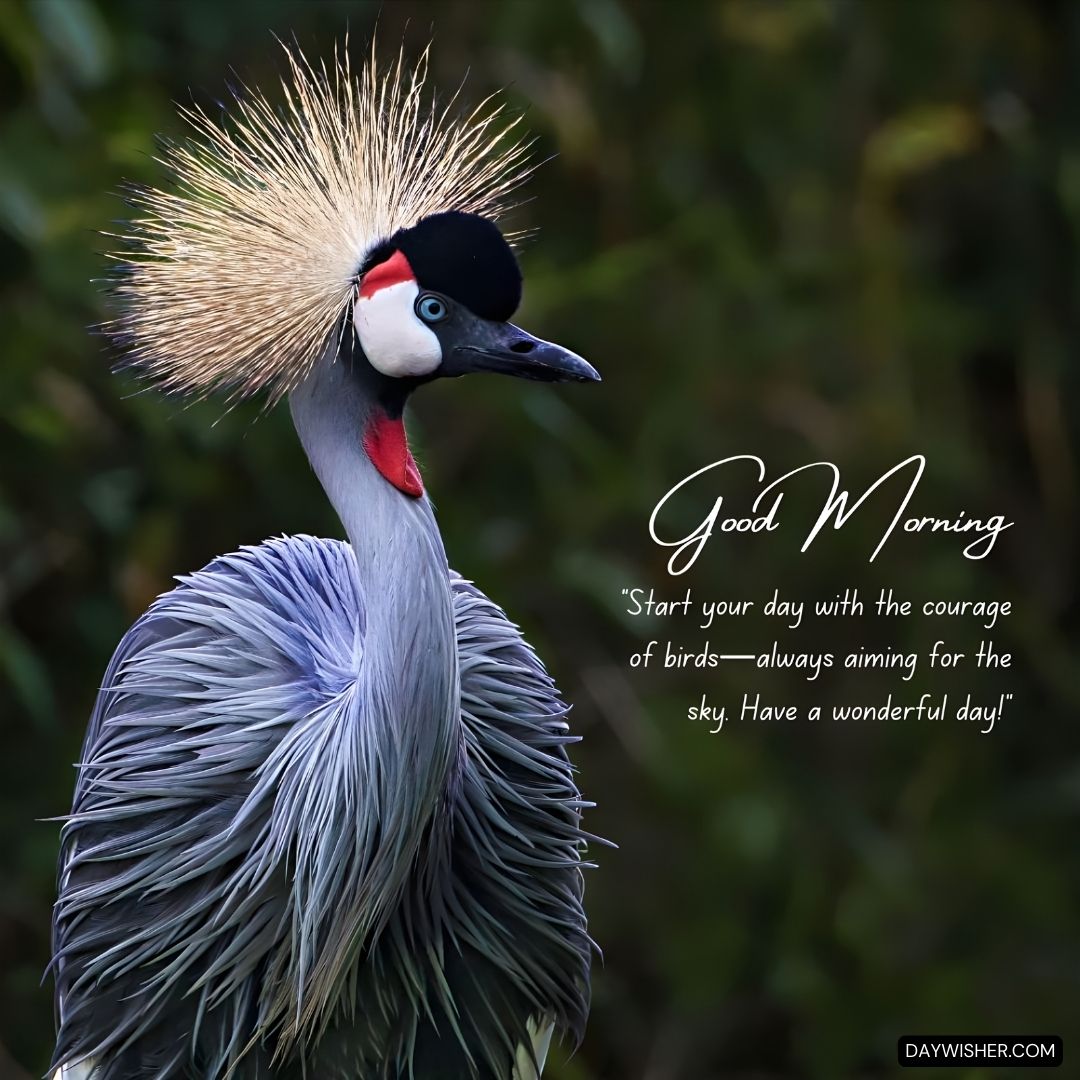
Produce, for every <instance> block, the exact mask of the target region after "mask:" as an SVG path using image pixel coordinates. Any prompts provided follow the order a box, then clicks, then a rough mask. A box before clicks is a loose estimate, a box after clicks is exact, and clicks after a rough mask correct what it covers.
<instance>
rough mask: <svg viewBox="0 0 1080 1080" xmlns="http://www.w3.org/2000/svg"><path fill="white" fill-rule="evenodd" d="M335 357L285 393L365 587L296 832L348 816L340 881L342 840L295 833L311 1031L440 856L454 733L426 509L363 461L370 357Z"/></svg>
mask: <svg viewBox="0 0 1080 1080" xmlns="http://www.w3.org/2000/svg"><path fill="white" fill-rule="evenodd" d="M335 353H336V349H334V350H331V351H328V353H327V355H326V356H325V357H324V358H323V360H322V361H321V362H320V363H319V364H318V365H317V366H316V368H315V370H314V372H313V373H312V375H311V376H310V377H309V378H308V379H307V380H306V381H305V382H304V383H303V384H302V385H301V386H299V387H298V388H297V389H296V390H295V391H294V392H293V393H292V394H291V395H290V398H289V404H290V408H291V411H292V416H293V422H294V424H295V426H296V430H297V432H298V434H299V436H300V440H301V442H302V443H303V446H304V450H305V451H306V453H307V456H308V459H309V460H310V462H311V465H312V467H313V468H314V470H315V473H316V475H317V476H318V478H319V480H320V482H321V483H322V486H323V488H324V489H325V491H326V494H327V496H328V497H329V499H330V501H331V503H333V506H334V509H335V510H336V511H337V513H338V516H339V517H340V519H341V521H342V524H343V525H344V527H345V530H346V532H347V533H348V537H349V541H350V543H351V544H352V548H353V551H354V553H355V556H356V565H357V571H358V574H359V580H360V585H361V598H360V610H359V611H358V612H357V619H358V623H359V625H358V627H357V631H358V634H357V640H358V642H359V643H360V644H359V648H360V652H361V655H360V658H359V667H358V672H359V674H358V677H357V682H356V685H355V687H354V691H355V693H354V701H351V703H350V706H351V707H350V708H349V709H347V710H343V715H345V717H346V719H345V721H343V723H342V726H343V728H346V729H347V730H343V731H342V732H341V733H340V738H341V741H342V746H343V747H344V752H341V753H337V754H335V757H336V758H337V759H338V760H339V761H340V767H339V768H338V769H337V775H336V781H335V783H336V785H337V790H325V789H326V788H327V787H328V785H327V784H326V783H325V779H324V782H323V783H322V784H321V785H320V788H319V789H316V788H315V787H314V786H313V787H312V789H311V790H309V791H308V792H307V793H306V794H305V795H304V796H302V799H304V800H306V801H307V803H308V804H309V805H306V806H298V807H296V810H295V816H294V821H295V827H296V828H297V829H298V830H299V831H301V832H303V830H305V829H307V828H309V827H314V828H316V829H318V825H317V824H316V823H319V825H321V830H319V831H322V832H326V831H327V830H326V826H325V822H326V820H327V812H328V803H330V802H331V801H332V802H333V805H334V807H335V810H334V811H333V814H332V816H333V817H334V819H335V820H338V818H339V815H340V814H342V813H346V812H347V813H348V816H349V819H350V820H347V821H339V822H338V823H339V825H340V827H342V828H344V829H347V830H353V835H354V836H355V843H354V845H353V850H352V856H353V863H352V864H351V865H350V867H349V868H347V869H346V870H344V871H342V872H340V873H337V874H335V875H328V874H327V869H326V867H325V865H316V864H317V863H319V864H321V863H324V862H325V860H327V859H330V858H333V857H334V853H335V852H336V853H337V855H338V856H340V837H335V838H329V839H328V841H327V843H326V845H321V844H314V845H313V844H312V843H310V842H307V841H304V840H302V839H301V840H300V851H299V852H298V856H297V870H298V873H297V878H298V879H300V878H302V877H303V876H304V873H305V866H304V855H305V851H306V852H307V855H308V861H309V863H310V864H311V865H309V866H308V867H307V868H306V873H307V874H308V876H309V877H310V878H311V881H309V883H308V886H307V888H308V893H311V892H315V893H317V894H318V895H309V894H304V895H299V896H296V903H297V905H298V906H299V905H303V906H304V907H305V910H310V911H315V912H322V913H323V916H322V918H321V920H320V922H319V924H318V925H316V924H314V923H312V924H311V925H308V926H306V931H307V933H308V934H309V935H310V937H311V938H312V939H313V940H312V941H311V942H309V944H313V945H314V946H315V952H316V954H317V958H316V960H314V961H313V962H312V963H310V964H303V963H301V964H300V965H299V969H298V970H295V971H294V973H293V981H298V982H299V984H300V985H299V986H297V987H295V992H296V993H297V994H298V995H299V996H300V997H301V998H302V999H303V1005H302V1006H301V1011H302V1012H303V1013H304V1014H307V1015H308V1022H307V1024H304V1027H306V1028H307V1030H308V1032H309V1033H310V1031H311V1027H310V1026H308V1025H319V1024H320V1023H323V1022H325V1020H326V1019H327V1015H326V1014H327V1012H328V1011H329V1010H330V1009H331V1008H332V1007H333V1005H334V1003H335V1001H336V999H337V996H338V994H339V993H340V989H341V986H342V984H343V982H344V979H345V976H346V974H347V971H348V967H349V965H350V964H351V962H352V961H353V960H354V958H355V956H356V954H357V952H358V951H359V949H360V948H362V947H363V946H364V945H365V943H368V942H370V940H371V938H372V935H374V934H378V933H379V931H380V930H381V929H382V926H383V924H384V920H385V918H386V917H387V916H388V915H389V913H390V912H391V911H392V910H393V908H394V907H395V906H396V902H397V900H398V899H399V898H400V895H401V891H402V889H403V888H404V886H405V883H406V881H407V879H408V876H409V875H410V874H412V873H416V872H423V871H424V867H425V863H428V862H430V861H431V860H438V859H440V858H444V857H445V846H446V845H445V840H446V836H447V835H448V833H447V831H446V829H445V826H446V825H447V824H448V823H447V822H446V821H445V820H444V817H445V815H444V814H443V808H444V804H445V799H446V794H447V791H448V786H449V784H450V783H451V780H452V776H453V773H454V768H455V765H456V762H457V757H458V752H459V738H460V725H459V716H458V706H459V686H458V659H457V639H456V635H455V630H454V619H453V606H452V598H451V592H450V582H449V571H448V568H447V563H446V554H445V551H444V549H443V544H442V538H441V537H440V535H439V530H438V527H437V526H436V524H435V517H434V514H433V512H432V508H431V504H430V503H429V501H428V499H427V497H426V496H422V497H420V498H412V497H410V496H409V495H406V494H404V493H402V492H400V491H398V490H397V489H396V488H395V487H394V486H393V485H392V484H390V483H389V482H388V481H387V480H385V479H384V478H383V477H382V476H381V475H380V474H379V472H378V471H377V470H376V468H375V467H374V465H373V464H372V462H371V461H370V460H369V458H368V456H367V454H366V452H365V451H364V448H363V445H362V437H363V433H364V431H365V426H366V424H367V422H368V418H369V417H370V416H371V414H372V410H373V409H375V408H378V405H377V404H376V402H375V401H374V396H373V393H372V391H371V389H370V388H369V386H368V384H366V383H365V380H364V379H363V378H360V377H358V374H357V372H356V371H355V370H354V369H353V368H352V365H353V364H366V361H365V360H364V358H363V357H362V356H356V357H353V356H349V355H347V354H346V355H343V356H340V357H339V356H336V355H335ZM335 737H336V736H335ZM332 844H337V845H338V847H337V848H336V849H334V851H331V847H332ZM337 861H338V862H339V863H340V862H341V859H340V857H338V858H337ZM350 878H359V879H360V880H349V879H350ZM294 893H295V890H294ZM327 893H333V895H327ZM300 917H301V919H302V920H306V919H307V916H306V915H304V914H303V913H301V915H300ZM313 918H314V916H313ZM297 1034H300V1032H299V1031H298V1032H297Z"/></svg>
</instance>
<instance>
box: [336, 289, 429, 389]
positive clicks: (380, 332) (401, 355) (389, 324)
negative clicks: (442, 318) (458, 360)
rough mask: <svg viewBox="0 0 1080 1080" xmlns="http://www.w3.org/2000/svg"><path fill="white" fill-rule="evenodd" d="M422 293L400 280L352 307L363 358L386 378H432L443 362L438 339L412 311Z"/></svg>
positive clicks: (361, 298)
mask: <svg viewBox="0 0 1080 1080" xmlns="http://www.w3.org/2000/svg"><path fill="white" fill-rule="evenodd" d="M419 294H420V289H419V287H418V286H417V284H416V282H415V281H399V282H397V283H396V284H394V285H387V286H385V287H383V288H381V289H376V290H375V292H373V293H372V294H371V295H370V296H363V295H361V296H358V297H357V299H356V303H355V304H354V305H353V325H354V326H355V327H356V333H357V336H358V337H359V338H360V345H361V347H362V348H363V350H364V355H365V356H366V357H367V358H368V362H369V363H370V364H371V366H372V367H373V368H375V369H376V370H377V371H381V372H382V373H383V374H384V375H390V376H393V377H394V378H397V379H399V378H402V377H404V376H407V375H430V374H431V372H433V371H434V370H435V369H436V368H437V367H438V366H439V364H441V363H442V347H441V346H440V345H439V339H438V338H437V337H436V336H435V335H434V334H433V333H432V332H431V330H430V329H429V328H428V327H427V326H425V325H424V324H423V323H422V322H421V321H420V319H419V317H418V316H417V314H416V311H415V310H414V308H413V305H414V304H415V303H416V298H417V296H419Z"/></svg>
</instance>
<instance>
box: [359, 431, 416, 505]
mask: <svg viewBox="0 0 1080 1080" xmlns="http://www.w3.org/2000/svg"><path fill="white" fill-rule="evenodd" d="M363 445H364V452H365V453H366V454H367V456H368V457H369V458H370V459H371V463H372V465H374V466H375V468H376V469H378V470H379V473H380V474H381V475H382V477H383V479H385V480H389V481H390V483H391V484H393V485H394V487H396V488H397V489H398V491H401V492H404V493H405V494H406V495H411V496H412V497H413V498H414V499H418V498H420V496H421V495H423V494H424V482H423V481H422V480H421V479H420V470H419V469H418V468H417V467H416V461H415V460H414V459H413V456H412V454H411V453H410V451H409V443H408V441H407V440H406V438H405V424H404V422H403V421H402V419H401V417H400V416H399V417H398V418H397V419H396V420H391V419H390V417H389V416H387V415H386V413H376V414H375V415H373V416H372V417H371V419H370V420H369V421H368V425H367V430H365V432H364V438H363Z"/></svg>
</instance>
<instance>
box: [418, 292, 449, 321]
mask: <svg viewBox="0 0 1080 1080" xmlns="http://www.w3.org/2000/svg"><path fill="white" fill-rule="evenodd" d="M416 314H417V315H419V316H420V318H421V319H423V320H424V322H427V323H437V322H442V320H443V319H445V318H446V316H447V314H448V312H447V310H446V301H445V300H443V298H442V297H441V296H435V295H434V294H433V293H425V294H424V295H423V296H421V297H420V298H419V299H418V300H417V301H416Z"/></svg>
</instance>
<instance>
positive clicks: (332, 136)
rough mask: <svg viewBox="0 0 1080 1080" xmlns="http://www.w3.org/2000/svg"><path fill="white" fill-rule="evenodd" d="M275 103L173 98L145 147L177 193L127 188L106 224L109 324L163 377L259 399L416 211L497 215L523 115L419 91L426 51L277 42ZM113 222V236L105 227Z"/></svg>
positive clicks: (168, 383)
mask: <svg viewBox="0 0 1080 1080" xmlns="http://www.w3.org/2000/svg"><path fill="white" fill-rule="evenodd" d="M285 55H286V57H287V59H288V74H287V76H286V77H285V78H284V79H283V80H282V91H283V96H282V100H281V103H280V105H279V106H278V107H276V108H275V106H274V105H273V104H272V103H271V102H270V100H269V99H268V98H267V97H265V96H264V95H263V94H261V93H260V92H259V91H258V90H248V89H247V88H242V89H241V90H240V91H238V92H236V93H235V94H234V97H235V109H234V110H233V112H232V115H231V116H225V117H223V118H222V119H221V120H214V119H211V118H210V116H208V115H207V113H206V112H205V111H204V110H203V109H202V108H200V107H199V106H191V107H181V109H180V114H181V116H182V118H183V119H184V120H185V121H186V123H187V124H188V125H189V126H190V128H191V129H192V132H193V135H192V137H191V138H189V139H187V140H185V141H183V142H171V143H167V144H166V145H165V147H164V149H163V151H162V152H161V154H160V155H159V156H158V157H157V158H156V159H155V160H157V161H158V162H159V163H160V164H162V165H163V166H164V167H165V168H166V169H167V170H168V172H169V173H170V174H171V176H172V177H173V179H174V181H175V185H174V189H173V190H169V191H165V190H160V189H158V188H137V189H136V190H135V191H134V193H133V195H132V202H133V204H134V205H135V207H136V209H137V211H138V212H139V215H140V216H138V217H137V218H136V219H135V220H133V221H132V222H131V223H130V225H129V226H128V229H127V232H126V233H124V234H120V235H116V236H115V238H116V239H118V240H120V241H121V243H122V250H121V251H119V252H116V253H113V255H112V258H114V259H116V260H118V262H119V264H120V268H121V271H122V272H121V273H120V274H119V275H117V281H116V286H115V292H116V294H117V296H118V299H119V305H120V314H119V315H118V317H117V318H116V319H115V320H113V321H112V322H110V323H108V324H107V326H106V329H107V330H108V331H109V332H111V333H112V334H113V335H114V336H116V337H117V338H118V339H119V340H120V341H121V342H122V344H123V345H124V346H125V347H126V349H127V350H128V353H129V355H130V357H131V362H132V364H133V366H135V367H136V368H138V369H140V370H141V371H143V372H144V373H145V374H146V375H148V376H149V377H150V378H151V379H152V380H154V381H156V382H157V383H158V385H159V386H160V387H162V388H163V389H165V390H167V391H176V392H188V393H193V394H195V395H198V396H202V395H205V394H206V393H208V392H210V391H211V390H215V389H226V390H229V391H231V393H232V395H233V396H236V397H246V396H248V395H249V394H252V393H255V392H257V391H259V390H267V391H268V392H269V395H270V400H271V401H276V400H277V399H278V398H280V397H281V396H282V395H284V394H286V393H288V392H289V391H290V390H291V389H292V388H294V387H295V386H296V385H297V384H298V383H299V382H300V381H301V380H302V379H303V378H304V376H305V375H306V374H307V373H308V371H309V370H310V368H311V366H312V365H313V364H314V363H315V361H316V360H317V358H318V357H319V355H320V354H321V352H322V350H323V349H324V348H325V346H326V344H327V341H328V340H329V337H330V335H331V334H333V333H335V331H336V330H337V328H338V327H339V326H340V325H341V320H342V317H343V315H344V313H345V311H346V309H347V308H348V305H349V303H350V302H351V299H352V293H353V286H354V283H355V275H356V272H357V270H358V268H359V267H360V265H361V263H362V262H363V260H364V257H365V256H366V254H367V253H368V252H369V251H370V250H371V249H372V248H373V247H374V246H375V245H376V244H378V243H379V242H380V241H381V240H384V239H386V238H387V237H389V236H390V235H392V234H393V233H394V232H396V231H397V230H398V229H401V228H406V227H408V226H411V225H414V224H415V223H416V222H417V221H419V220H420V219H421V218H423V217H425V216H427V215H428V214H433V213H438V212H439V211H443V210H464V211H467V212H471V213H477V214H484V215H487V216H489V217H496V216H498V214H499V213H501V212H502V211H503V210H505V209H506V197H507V195H508V193H509V192H510V191H511V190H512V189H513V188H515V187H516V186H517V185H518V184H520V183H521V182H522V181H523V180H524V179H525V178H526V177H527V176H528V174H529V173H530V172H531V166H530V164H529V161H528V150H529V143H528V141H526V140H524V139H521V138H520V137H517V138H515V134H514V131H515V128H516V126H517V124H518V119H519V118H518V119H514V118H508V117H507V115H506V111H505V105H501V104H497V103H495V102H494V101H493V98H487V99H486V100H485V101H483V102H482V103H481V104H480V105H479V106H478V107H477V108H476V109H475V110H473V111H472V112H471V113H467V114H464V115H459V114H458V112H457V110H456V105H457V97H458V95H457V94H455V95H454V96H453V97H452V98H451V99H450V101H449V102H448V103H447V104H446V105H445V106H443V107H438V106H437V105H436V102H435V100H434V95H429V94H425V93H424V87H425V82H426V78H427V67H428V52H427V50H425V51H424V53H423V54H422V55H421V57H420V60H419V61H418V63H417V64H416V65H415V67H412V66H410V65H408V64H407V62H406V59H405V55H404V51H403V50H402V51H401V52H399V54H398V58H397V61H396V63H394V64H393V65H391V67H390V68H389V70H388V71H387V72H386V73H385V74H384V73H383V72H382V71H381V70H380V68H379V66H378V64H377V62H376V57H375V47H374V44H373V45H372V50H371V55H370V57H369V59H368V62H367V63H366V64H365V65H364V67H363V69H362V71H361V72H360V74H359V76H354V75H353V73H352V71H351V69H350V64H349V57H348V48H347V42H346V43H345V44H344V45H343V46H342V47H341V48H339V49H337V50H335V53H334V60H333V64H332V66H331V67H330V68H329V70H328V69H327V66H326V65H325V63H324V64H322V65H320V66H319V68H317V69H316V68H315V67H313V66H312V65H311V64H310V63H309V62H308V60H307V59H306V58H305V57H304V55H303V54H302V52H300V50H299V49H298V48H296V47H288V46H286V47H285ZM114 235H115V234H114Z"/></svg>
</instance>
